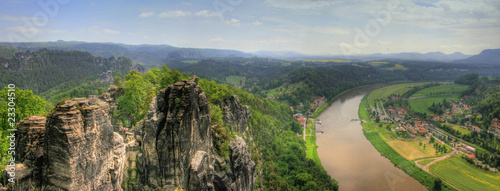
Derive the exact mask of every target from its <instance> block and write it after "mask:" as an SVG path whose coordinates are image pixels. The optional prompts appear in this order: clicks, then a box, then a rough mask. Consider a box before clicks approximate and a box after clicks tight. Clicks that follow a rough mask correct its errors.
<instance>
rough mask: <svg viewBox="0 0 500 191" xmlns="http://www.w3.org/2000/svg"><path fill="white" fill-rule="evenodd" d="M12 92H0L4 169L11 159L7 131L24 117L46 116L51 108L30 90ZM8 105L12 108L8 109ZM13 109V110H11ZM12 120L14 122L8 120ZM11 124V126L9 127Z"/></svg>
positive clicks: (0, 162)
mask: <svg viewBox="0 0 500 191" xmlns="http://www.w3.org/2000/svg"><path fill="white" fill-rule="evenodd" d="M13 90H14V91H9V88H8V87H5V88H4V89H3V90H1V91H0V130H1V133H0V153H1V154H2V157H1V158H0V166H1V167H4V166H5V165H7V164H8V162H9V160H10V158H11V157H13V156H12V155H11V152H8V151H9V147H10V142H11V141H10V139H9V138H7V136H9V135H10V133H12V132H11V131H8V130H7V129H15V128H17V123H19V121H21V120H23V119H25V118H26V117H29V116H33V115H40V114H42V115H43V114H46V113H47V109H48V108H50V107H51V106H50V105H48V103H46V102H45V101H44V100H43V99H42V98H40V97H38V96H37V95H35V94H33V92H31V91H30V90H20V89H19V88H17V87H16V88H14V89H13ZM9 103H14V104H10V105H11V106H12V107H9ZM12 108H14V109H12ZM9 118H13V119H14V121H12V120H9ZM11 123H12V126H11ZM3 171H4V168H1V169H0V176H3Z"/></svg>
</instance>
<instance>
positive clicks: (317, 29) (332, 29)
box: [310, 27, 351, 35]
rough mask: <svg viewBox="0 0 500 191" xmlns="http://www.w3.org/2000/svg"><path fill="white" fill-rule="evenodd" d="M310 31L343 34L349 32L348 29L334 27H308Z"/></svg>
mask: <svg viewBox="0 0 500 191" xmlns="http://www.w3.org/2000/svg"><path fill="white" fill-rule="evenodd" d="M310 30H311V31H312V32H317V33H322V34H330V35H343V34H349V33H351V31H350V30H347V29H343V28H335V27H313V28H311V29H310Z"/></svg>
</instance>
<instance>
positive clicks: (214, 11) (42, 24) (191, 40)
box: [0, 0, 500, 55]
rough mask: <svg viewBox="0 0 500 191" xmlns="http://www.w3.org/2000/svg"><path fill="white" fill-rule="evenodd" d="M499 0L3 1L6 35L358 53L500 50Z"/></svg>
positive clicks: (0, 13) (0, 21)
mask: <svg viewBox="0 0 500 191" xmlns="http://www.w3.org/2000/svg"><path fill="white" fill-rule="evenodd" d="M499 9H500V1H499V0H454V1H441V0H400V1H381V0H161V1H160V0H142V1H138V0H105V1H94V0H30V1H24V0H2V1H1V2H0V41H1V42H45V41H56V40H65V41H86V42H114V43H124V44H168V45H172V46H177V47H192V48H217V49H234V50H240V51H244V52H255V51H259V50H271V51H296V52H301V53H306V54H333V55H341V54H344V55H346V54H347V55H353V54H372V53H396V52H420V53H427V52H435V51H441V52H443V53H447V54H450V53H453V52H462V53H464V54H470V55H472V54H479V53H480V52H481V51H482V50H484V49H494V48H500V12H499Z"/></svg>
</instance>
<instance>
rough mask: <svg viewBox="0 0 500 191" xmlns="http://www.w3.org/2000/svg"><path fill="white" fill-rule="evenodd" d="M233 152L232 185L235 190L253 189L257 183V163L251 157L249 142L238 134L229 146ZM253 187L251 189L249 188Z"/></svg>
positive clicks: (231, 158) (231, 157) (231, 159)
mask: <svg viewBox="0 0 500 191" xmlns="http://www.w3.org/2000/svg"><path fill="white" fill-rule="evenodd" d="M229 151H230V152H231V155H230V161H231V172H232V173H233V174H232V178H233V179H232V182H233V185H232V187H233V188H234V190H253V186H254V184H255V163H254V162H253V161H252V159H251V158H250V153H249V152H248V150H247V143H246V142H245V140H243V138H241V137H239V136H236V139H234V140H232V141H231V144H230V146H229ZM249 188H251V189H249Z"/></svg>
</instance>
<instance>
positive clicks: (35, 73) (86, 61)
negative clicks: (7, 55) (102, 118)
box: [0, 49, 141, 101]
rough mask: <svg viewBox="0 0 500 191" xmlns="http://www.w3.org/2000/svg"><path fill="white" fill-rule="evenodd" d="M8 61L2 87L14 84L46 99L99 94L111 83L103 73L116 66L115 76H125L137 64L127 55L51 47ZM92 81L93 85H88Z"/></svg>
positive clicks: (0, 83)
mask: <svg viewBox="0 0 500 191" xmlns="http://www.w3.org/2000/svg"><path fill="white" fill-rule="evenodd" d="M4 62H5V63H8V66H9V67H0V73H1V74H2V75H0V86H1V87H4V86H6V85H7V84H10V83H14V84H16V86H18V87H19V88H21V89H29V90H32V91H33V93H35V94H37V95H40V96H41V97H43V98H45V99H49V98H52V97H55V96H58V94H59V93H63V92H66V96H67V95H69V96H71V97H87V96H88V95H90V94H94V95H95V94H97V93H98V89H99V87H105V88H106V87H107V85H109V84H101V83H99V82H98V80H99V75H100V74H101V73H103V72H106V71H108V70H110V69H111V68H114V71H113V75H114V76H117V75H121V76H123V75H126V74H127V73H128V70H129V69H130V68H131V67H132V66H133V65H134V63H133V61H132V60H131V59H129V58H124V57H120V58H118V59H116V58H114V57H111V58H109V59H107V58H100V57H95V56H93V55H92V54H90V53H88V52H81V51H62V50H48V49H40V50H39V51H35V52H32V53H31V56H29V57H25V58H21V59H18V58H11V59H6V60H4ZM68 63H71V64H68ZM137 67H138V68H141V66H137ZM96 80H97V81H96ZM89 82H92V85H88V84H87V83H89ZM94 82H97V83H94ZM84 84H87V85H84ZM67 91H70V92H67ZM59 97H63V96H59ZM56 101H57V100H56Z"/></svg>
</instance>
